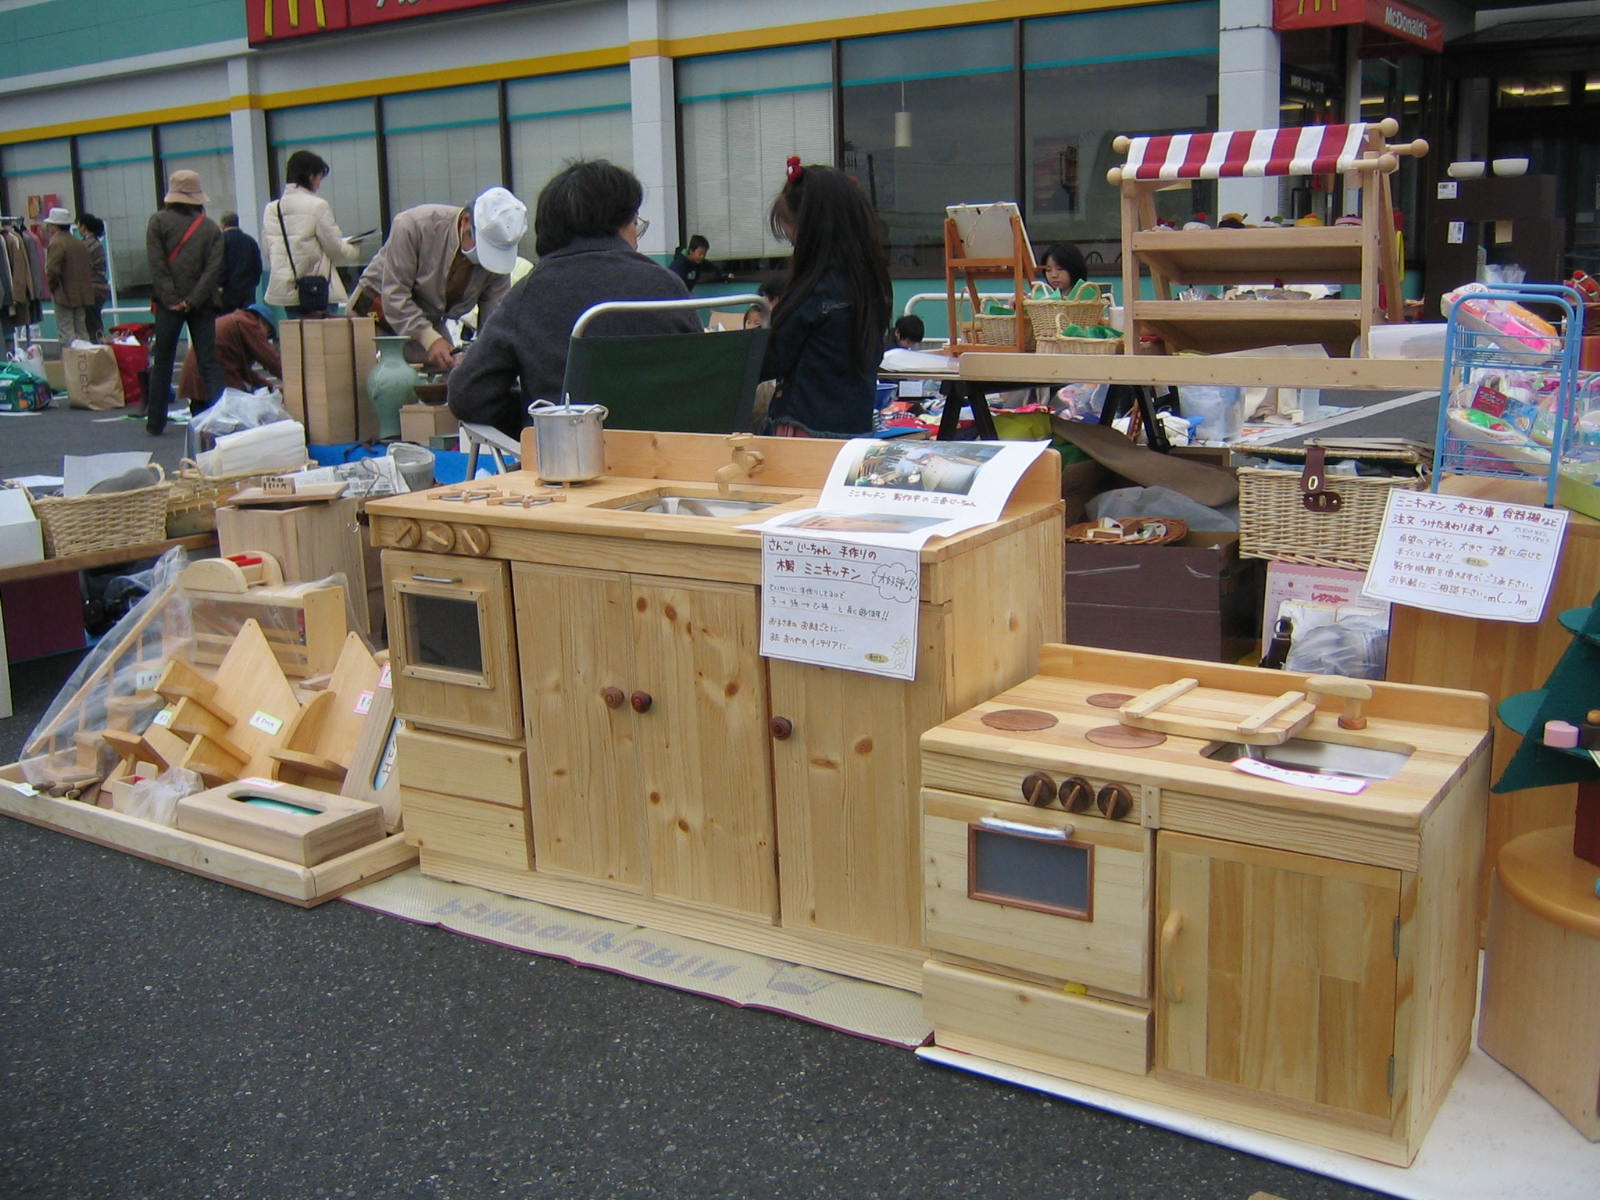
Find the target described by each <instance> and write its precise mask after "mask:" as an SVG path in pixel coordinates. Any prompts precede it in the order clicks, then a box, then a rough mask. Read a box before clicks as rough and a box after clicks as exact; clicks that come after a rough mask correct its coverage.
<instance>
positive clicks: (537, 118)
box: [506, 67, 633, 218]
mask: <svg viewBox="0 0 1600 1200" xmlns="http://www.w3.org/2000/svg"><path fill="white" fill-rule="evenodd" d="M632 111H633V110H632V103H631V100H630V97H629V90H628V70H627V68H626V67H620V68H617V69H615V70H606V71H584V72H580V73H576V74H571V75H550V76H547V77H545V78H541V79H514V80H512V81H511V82H509V83H507V84H506V120H507V122H508V123H509V124H510V130H511V188H512V190H513V191H514V192H516V193H517V195H518V196H519V197H521V199H522V200H523V202H524V203H525V204H527V206H528V210H529V213H530V218H531V214H532V211H533V207H534V202H535V200H536V199H537V198H538V195H539V190H540V189H541V188H543V187H544V185H545V183H546V182H547V181H548V180H549V179H550V177H551V176H552V175H554V174H555V173H556V172H557V171H559V170H561V168H562V167H563V166H564V165H565V164H566V163H567V161H568V160H570V159H575V158H604V159H608V160H609V161H611V162H614V163H616V164H617V165H618V166H619V167H628V168H630V169H631V168H632V166H633V116H632Z"/></svg>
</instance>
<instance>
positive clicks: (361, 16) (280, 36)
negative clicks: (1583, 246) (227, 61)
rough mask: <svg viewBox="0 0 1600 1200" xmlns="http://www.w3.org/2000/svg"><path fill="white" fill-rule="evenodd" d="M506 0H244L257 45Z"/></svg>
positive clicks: (250, 29) (252, 39) (477, 6)
mask: <svg viewBox="0 0 1600 1200" xmlns="http://www.w3.org/2000/svg"><path fill="white" fill-rule="evenodd" d="M507 2H508V0H245V25H246V28H247V30H248V36H249V39H250V44H251V45H252V46H259V45H263V44H269V43H272V42H281V41H284V40H286V39H288V38H296V37H305V36H306V35H307V34H314V33H331V32H333V31H334V30H337V29H360V28H366V27H371V26H373V25H389V24H393V23H394V22H395V21H409V20H411V19H412V18H413V17H431V16H433V15H435V14H436V13H446V12H455V11H458V10H460V9H466V8H483V7H485V6H486V5H490V4H505V3H507Z"/></svg>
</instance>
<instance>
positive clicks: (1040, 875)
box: [922, 788, 1152, 998]
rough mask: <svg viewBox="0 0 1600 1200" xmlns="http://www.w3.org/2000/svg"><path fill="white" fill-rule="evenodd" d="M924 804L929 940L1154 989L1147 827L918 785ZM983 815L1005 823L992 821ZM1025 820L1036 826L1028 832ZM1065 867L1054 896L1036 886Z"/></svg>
mask: <svg viewBox="0 0 1600 1200" xmlns="http://www.w3.org/2000/svg"><path fill="white" fill-rule="evenodd" d="M922 811H923V832H922V839H923V847H922V848H923V863H924V870H923V913H924V918H925V924H926V928H927V938H928V945H929V947H930V948H932V949H935V950H944V951H947V952H949V953H951V954H957V955H960V956H961V957H962V958H969V959H975V960H977V961H978V962H986V963H996V964H999V965H1001V966H1008V967H1014V968H1016V969H1017V970H1020V971H1026V972H1027V973H1028V974H1030V975H1042V976H1045V977H1046V978H1050V979H1060V980H1063V981H1067V982H1072V983H1081V984H1084V985H1086V986H1088V987H1093V988H1096V989H1099V990H1102V991H1109V992H1117V993H1120V994H1122V995H1126V996H1133V997H1139V998H1145V997H1148V996H1149V994H1150V898H1151V890H1152V888H1151V878H1152V863H1151V860H1152V849H1151V834H1150V831H1149V830H1146V829H1142V828H1140V827H1139V826H1137V825H1129V824H1126V823H1125V822H1120V821H1104V820H1098V819H1095V818H1080V817H1079V816H1078V815H1077V814H1075V813H1067V812H1061V811H1059V810H1053V809H1041V808H1027V807H1025V806H1023V805H1019V804H1012V803H1009V802H1007V801H996V800H982V799H976V798H974V797H970V796H956V795H952V794H950V793H949V792H941V791H937V790H935V789H933V788H924V789H923V791H922ZM986 819H998V820H1000V821H1003V822H1006V823H1007V828H1006V829H1002V830H996V829H992V828H989V827H987V826H986V825H985V823H984V822H985V820H986ZM1013 830H1017V831H1021V833H1022V834H1023V836H1015V837H1014V836H1013V832H1012V831H1013ZM1030 830H1036V831H1037V832H1038V836H1037V837H1032V836H1027V831H1030ZM1063 835H1064V836H1063ZM975 848H976V850H975ZM975 854H976V855H978V856H979V861H977V862H975V861H974V856H975ZM1058 854H1059V859H1057V858H1056V857H1055V856H1056V855H1058ZM984 856H988V857H984ZM1069 876H1070V877H1071V879H1072V886H1070V887H1069V886H1063V887H1061V888H1059V889H1056V890H1057V891H1059V892H1060V893H1061V895H1060V896H1059V897H1056V896H1055V895H1051V896H1050V897H1044V898H1042V897H1041V896H1040V895H1039V892H1040V891H1042V890H1044V888H1043V887H1040V886H1036V885H1054V884H1055V883H1056V881H1058V880H1059V879H1062V878H1065V877H1069ZM1074 891H1076V892H1077V893H1079V894H1078V895H1077V897H1076V901H1077V902H1076V903H1074V902H1073V897H1072V896H1071V895H1070V893H1072V892H1074Z"/></svg>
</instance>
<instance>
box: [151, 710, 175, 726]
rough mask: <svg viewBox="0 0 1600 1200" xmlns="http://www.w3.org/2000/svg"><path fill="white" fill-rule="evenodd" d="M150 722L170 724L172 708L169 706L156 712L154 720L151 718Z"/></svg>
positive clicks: (153, 723)
mask: <svg viewBox="0 0 1600 1200" xmlns="http://www.w3.org/2000/svg"><path fill="white" fill-rule="evenodd" d="M151 724H152V725H171V724H172V710H171V709H170V708H163V709H162V710H161V711H160V712H158V713H157V714H156V716H155V720H153V721H152V722H151Z"/></svg>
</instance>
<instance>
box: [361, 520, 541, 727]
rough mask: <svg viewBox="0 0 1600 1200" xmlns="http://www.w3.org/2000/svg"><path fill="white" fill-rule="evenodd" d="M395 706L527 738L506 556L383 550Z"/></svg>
mask: <svg viewBox="0 0 1600 1200" xmlns="http://www.w3.org/2000/svg"><path fill="white" fill-rule="evenodd" d="M383 583H384V591H385V593H386V595H387V597H388V607H389V653H390V658H391V661H392V663H393V670H392V672H391V676H392V679H393V681H394V706H395V712H396V713H398V714H399V715H400V716H402V717H404V718H405V719H406V720H407V721H409V722H413V723H416V724H419V725H424V726H430V727H432V728H435V729H448V730H454V731H456V732H458V733H466V734H472V735H474V736H477V737H490V738H504V739H506V740H508V741H521V740H522V691H521V684H520V681H519V679H518V676H517V640H516V635H515V631H514V630H513V628H512V619H511V573H510V570H509V568H508V566H507V564H506V563H503V562H498V561H490V560H485V559H475V558H462V557H460V556H458V555H450V554H415V553H411V552H409V551H403V550H386V551H384V555H383Z"/></svg>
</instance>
